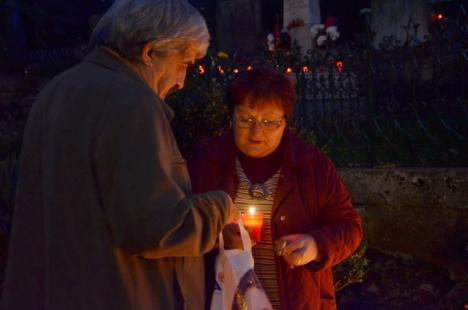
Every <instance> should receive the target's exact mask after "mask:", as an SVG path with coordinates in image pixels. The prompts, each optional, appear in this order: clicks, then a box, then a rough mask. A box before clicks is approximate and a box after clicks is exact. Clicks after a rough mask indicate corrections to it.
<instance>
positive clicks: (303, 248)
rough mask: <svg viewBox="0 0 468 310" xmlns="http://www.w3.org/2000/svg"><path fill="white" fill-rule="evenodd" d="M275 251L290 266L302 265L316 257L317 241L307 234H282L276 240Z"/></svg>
mask: <svg viewBox="0 0 468 310" xmlns="http://www.w3.org/2000/svg"><path fill="white" fill-rule="evenodd" d="M275 248H276V253H277V255H279V256H283V259H284V260H285V262H286V263H287V264H288V265H289V266H291V268H292V267H294V266H302V265H306V264H308V263H310V262H311V261H315V260H317V259H318V249H317V242H315V239H314V238H313V237H312V236H310V235H307V234H294V235H287V236H283V237H281V238H280V239H278V240H277V241H276V245H275Z"/></svg>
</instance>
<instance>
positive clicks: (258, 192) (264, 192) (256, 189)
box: [249, 183, 273, 200]
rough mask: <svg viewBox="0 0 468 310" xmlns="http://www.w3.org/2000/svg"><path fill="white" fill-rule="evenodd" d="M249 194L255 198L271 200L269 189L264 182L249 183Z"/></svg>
mask: <svg viewBox="0 0 468 310" xmlns="http://www.w3.org/2000/svg"><path fill="white" fill-rule="evenodd" d="M249 194H250V196H251V197H252V198H255V199H265V200H273V195H272V193H271V190H270V189H269V188H268V186H266V185H265V184H260V183H254V184H252V185H250V187H249Z"/></svg>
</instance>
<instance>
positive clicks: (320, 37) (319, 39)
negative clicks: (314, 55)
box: [317, 34, 327, 46]
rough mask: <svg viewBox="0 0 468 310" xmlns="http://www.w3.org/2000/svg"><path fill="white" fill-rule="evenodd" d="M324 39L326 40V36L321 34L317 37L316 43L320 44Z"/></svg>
mask: <svg viewBox="0 0 468 310" xmlns="http://www.w3.org/2000/svg"><path fill="white" fill-rule="evenodd" d="M325 41H327V36H326V35H323V34H322V35H320V36H319V37H318V38H317V45H318V46H322V45H323V43H325Z"/></svg>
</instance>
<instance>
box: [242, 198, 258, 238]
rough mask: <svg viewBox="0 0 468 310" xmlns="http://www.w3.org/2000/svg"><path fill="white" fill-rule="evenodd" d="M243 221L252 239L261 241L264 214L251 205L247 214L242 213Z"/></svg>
mask: <svg viewBox="0 0 468 310" xmlns="http://www.w3.org/2000/svg"><path fill="white" fill-rule="evenodd" d="M242 222H243V223H244V227H245V229H246V230H247V231H248V232H249V235H250V239H252V241H253V242H259V241H260V240H261V239H262V226H263V214H261V213H257V210H256V209H255V207H249V209H248V212H247V214H246V213H243V214H242Z"/></svg>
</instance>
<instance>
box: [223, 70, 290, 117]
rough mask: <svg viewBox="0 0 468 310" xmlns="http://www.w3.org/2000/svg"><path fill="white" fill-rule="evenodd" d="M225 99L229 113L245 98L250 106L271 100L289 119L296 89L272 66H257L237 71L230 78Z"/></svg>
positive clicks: (287, 78)
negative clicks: (231, 78)
mask: <svg viewBox="0 0 468 310" xmlns="http://www.w3.org/2000/svg"><path fill="white" fill-rule="evenodd" d="M226 99H227V103H228V108H229V112H231V114H232V113H233V111H234V108H235V107H236V106H238V105H241V104H242V103H244V102H245V101H246V100H248V101H249V105H250V106H255V105H256V104H258V103H261V102H262V101H263V102H265V101H268V100H273V101H275V102H277V103H278V104H279V106H280V107H281V108H282V109H283V110H284V114H285V116H286V118H287V119H290V118H291V116H292V114H293V111H294V104H295V103H296V91H295V89H294V85H293V84H292V82H291V80H290V79H289V77H288V76H286V75H285V74H282V73H280V72H278V71H276V70H274V69H272V68H267V67H257V68H252V69H251V70H247V71H243V72H241V73H239V75H238V76H236V77H235V78H234V79H233V80H232V82H231V84H230V85H229V87H228V89H227V94H226Z"/></svg>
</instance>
